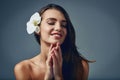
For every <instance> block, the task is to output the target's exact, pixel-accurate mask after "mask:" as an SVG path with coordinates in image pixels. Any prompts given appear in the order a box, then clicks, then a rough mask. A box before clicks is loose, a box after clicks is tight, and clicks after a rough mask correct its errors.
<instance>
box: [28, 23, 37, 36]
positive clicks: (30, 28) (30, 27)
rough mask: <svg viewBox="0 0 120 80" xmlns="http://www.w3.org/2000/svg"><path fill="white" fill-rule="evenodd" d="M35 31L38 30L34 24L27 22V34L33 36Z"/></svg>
mask: <svg viewBox="0 0 120 80" xmlns="http://www.w3.org/2000/svg"><path fill="white" fill-rule="evenodd" d="M35 30H36V27H35V26H34V25H33V24H32V23H30V22H27V32H28V34H32V33H33V32H34V31H35Z"/></svg>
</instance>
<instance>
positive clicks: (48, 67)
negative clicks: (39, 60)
mask: <svg viewBox="0 0 120 80" xmlns="http://www.w3.org/2000/svg"><path fill="white" fill-rule="evenodd" d="M53 50H54V48H53V44H51V46H50V49H49V53H48V57H47V60H46V73H45V80H52V78H53V77H54V76H53V68H52V66H53V60H52V54H53Z"/></svg>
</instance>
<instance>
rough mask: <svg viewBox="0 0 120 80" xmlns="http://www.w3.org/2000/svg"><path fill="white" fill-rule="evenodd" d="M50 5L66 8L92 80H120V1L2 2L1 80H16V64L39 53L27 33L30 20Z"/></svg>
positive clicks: (31, 36) (26, 0)
mask: <svg viewBox="0 0 120 80" xmlns="http://www.w3.org/2000/svg"><path fill="white" fill-rule="evenodd" d="M48 3H56V4H59V5H61V6H63V7H64V8H65V10H66V11H67V12H68V14H69V16H70V18H71V21H72V23H73V25H74V27H75V30H76V44H77V47H78V50H79V51H80V52H81V53H82V55H83V56H85V57H86V58H87V59H89V60H96V62H95V63H90V72H89V80H116V79H118V80H119V79H120V62H119V61H120V0H79V1H78V0H76V1H75V0H73V1H72V0H71V1H70V0H66V1H65V0H59V1H57V0H46V1H45V0H0V80H3V79H4V80H5V79H8V80H10V79H15V78H14V73H13V69H14V66H15V64H16V63H18V62H20V61H22V60H24V59H28V58H32V57H33V56H35V55H37V54H38V53H39V51H40V50H39V49H40V47H39V45H38V44H37V42H36V41H35V39H34V36H33V35H28V34H27V32H26V22H27V21H28V20H29V18H30V16H31V15H32V14H33V13H34V12H36V11H38V10H40V8H41V7H43V6H45V5H46V4H48Z"/></svg>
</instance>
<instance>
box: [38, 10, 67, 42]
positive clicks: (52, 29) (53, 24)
mask: <svg viewBox="0 0 120 80" xmlns="http://www.w3.org/2000/svg"><path fill="white" fill-rule="evenodd" d="M66 25H67V22H66V19H65V17H64V15H63V14H62V13H61V12H60V11H58V10H56V9H48V10H46V11H45V12H44V13H43V15H42V22H41V25H40V40H41V43H42V42H46V43H50V44H55V43H57V42H59V43H60V44H62V43H63V42H64V40H65V37H66V35H67V30H66Z"/></svg>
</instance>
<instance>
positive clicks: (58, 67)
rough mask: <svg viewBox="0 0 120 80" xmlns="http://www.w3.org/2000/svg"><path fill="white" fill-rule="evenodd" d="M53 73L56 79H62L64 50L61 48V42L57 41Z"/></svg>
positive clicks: (53, 56) (53, 55)
mask: <svg viewBox="0 0 120 80" xmlns="http://www.w3.org/2000/svg"><path fill="white" fill-rule="evenodd" d="M52 60H53V75H54V78H55V80H62V61H63V60H62V52H61V48H60V44H59V43H56V46H55V47H54V50H53V54H52Z"/></svg>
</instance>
